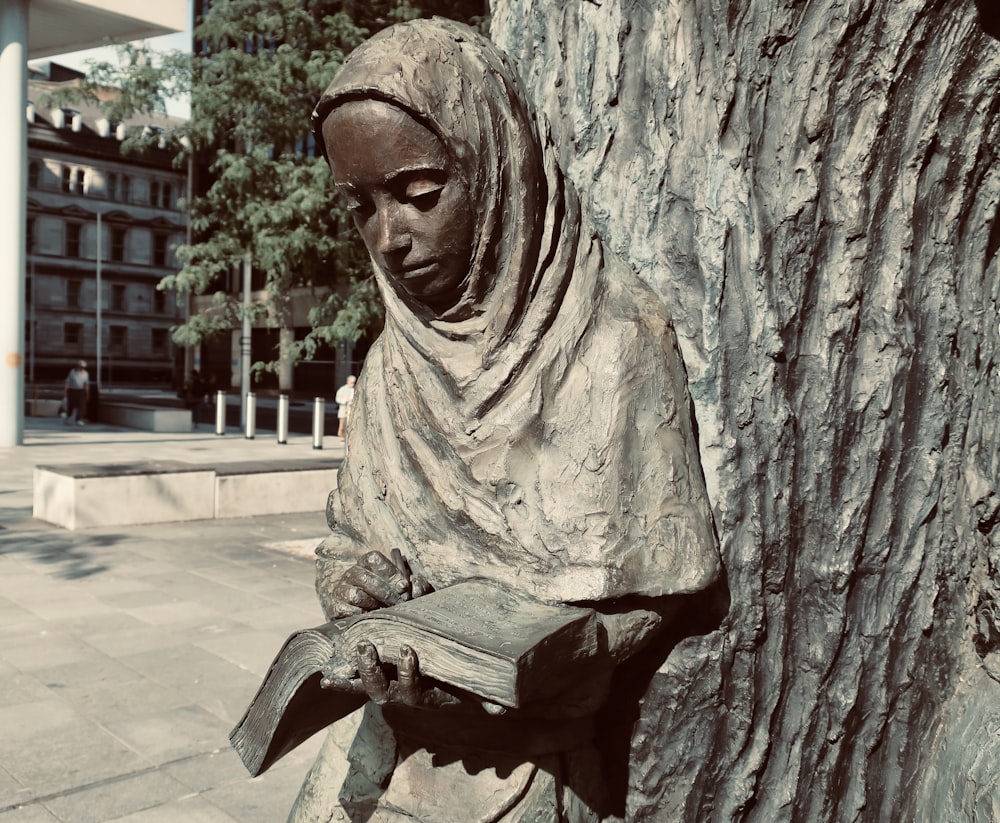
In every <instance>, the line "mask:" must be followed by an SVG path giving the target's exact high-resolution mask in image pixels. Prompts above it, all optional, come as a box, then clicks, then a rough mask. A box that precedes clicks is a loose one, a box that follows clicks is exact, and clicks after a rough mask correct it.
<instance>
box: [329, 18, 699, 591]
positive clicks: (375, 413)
mask: <svg viewBox="0 0 1000 823" xmlns="http://www.w3.org/2000/svg"><path fill="white" fill-rule="evenodd" d="M358 99H376V100H381V101H384V102H387V103H390V104H392V105H394V106H397V107H399V108H400V109H402V110H403V111H405V112H406V113H408V114H410V115H411V116H412V117H413V118H414V119H416V120H418V121H419V122H421V123H422V124H424V125H425V126H427V127H428V128H429V129H430V130H431V131H432V132H434V134H435V135H436V136H437V137H438V139H440V140H441V142H442V144H443V145H444V147H445V148H446V150H447V151H448V153H449V154H450V156H451V157H452V158H453V160H454V161H455V162H456V163H457V164H459V166H460V168H461V169H462V170H463V173H464V175H465V179H466V181H468V184H469V190H470V193H471V198H472V201H473V204H474V208H476V214H477V218H478V219H477V229H476V232H475V238H474V241H473V242H474V246H473V252H472V259H471V263H470V268H469V273H468V275H467V276H466V278H465V280H464V281H463V283H462V285H461V287H460V289H459V290H457V291H456V295H455V300H454V301H453V303H452V304H451V305H450V306H449V307H448V308H447V309H445V310H443V311H440V312H439V313H437V314H436V315H435V314H433V313H431V312H430V310H429V309H428V308H427V307H426V306H424V305H422V304H420V303H419V301H416V300H414V299H413V298H412V297H410V296H408V295H407V294H406V293H405V292H403V291H402V290H401V289H397V288H396V286H395V284H394V283H393V281H392V280H391V278H389V277H387V276H386V274H385V273H384V272H383V271H381V270H380V269H379V268H378V266H377V265H376V266H375V275H376V278H377V281H378V283H379V288H380V291H381V294H382V297H383V299H384V300H385V305H386V322H385V331H384V333H383V335H382V336H381V337H380V338H379V340H378V341H376V343H375V344H374V346H373V347H372V349H371V351H370V352H369V355H368V358H367V360H366V363H365V368H364V371H363V373H362V375H361V378H360V379H359V381H358V385H357V392H358V395H357V397H356V400H355V404H354V407H353V411H352V426H351V429H350V431H349V433H348V445H349V455H350V457H349V458H348V460H347V461H346V463H345V465H344V466H343V468H342V469H341V472H340V476H339V483H338V488H337V489H336V490H335V491H334V492H333V493H332V494H331V497H330V505H329V506H328V520H329V521H330V526H331V528H332V530H333V534H332V535H331V537H330V538H328V539H327V541H325V542H324V544H323V546H321V548H320V550H319V555H320V563H319V565H320V575H319V579H318V583H317V585H318V588H319V590H320V596H321V599H322V597H323V590H324V587H325V586H326V585H327V583H328V581H327V580H326V568H327V561H328V560H329V559H331V558H333V557H336V556H342V555H344V554H347V555H350V554H351V553H355V552H357V551H365V550H370V549H378V550H382V551H384V552H386V553H388V551H389V550H390V549H392V548H400V549H401V550H402V551H403V553H404V554H406V555H408V556H409V557H410V558H412V559H413V561H414V563H415V565H416V566H417V567H418V568H419V569H421V570H422V571H423V572H424V573H425V574H426V576H427V577H428V579H429V580H430V581H431V582H432V583H433V584H434V585H436V586H441V585H447V584H449V583H452V582H455V581H457V580H460V579H464V578H469V577H475V576H480V577H487V578H492V579H495V580H497V581H499V582H503V583H507V584H511V585H514V586H517V587H519V588H522V589H524V590H526V591H528V592H529V593H531V594H533V595H535V596H537V597H540V598H542V599H548V600H555V601H583V600H598V599H606V598H614V597H620V596H625V595H629V594H646V595H662V594H669V593H675V592H687V591H694V590H697V589H700V588H703V587H704V586H706V585H708V584H709V583H710V582H712V580H714V578H715V576H716V575H717V573H718V567H719V564H718V549H717V544H716V539H715V534H714V531H713V528H712V523H711V514H710V510H709V507H708V501H707V493H706V491H705V486H704V479H703V477H702V474H701V468H700V464H699V460H698V453H697V446H696V443H695V440H694V435H693V427H692V421H691V419H690V402H689V400H688V397H687V389H686V378H685V375H684V371H683V365H682V363H681V361H680V355H679V353H678V350H677V345H676V340H675V337H674V332H673V329H672V327H671V325H670V323H669V320H668V319H667V318H666V316H665V315H664V313H663V310H662V308H661V304H660V302H659V300H658V299H657V298H656V297H655V295H653V294H652V293H651V292H650V291H649V290H648V289H647V288H646V287H644V286H642V285H641V284H640V283H639V281H638V280H637V279H636V278H635V277H634V276H633V275H632V273H631V272H630V271H629V270H628V269H627V268H626V267H625V266H624V265H623V264H621V263H620V262H619V261H617V260H606V259H605V257H604V252H603V249H602V247H601V244H600V241H599V239H598V238H597V236H596V233H595V232H594V231H593V229H592V228H591V226H590V225H589V223H588V221H587V220H586V219H585V218H584V217H583V216H582V215H581V211H580V207H579V200H578V198H577V196H576V194H575V191H574V190H573V188H572V186H571V185H569V183H568V182H567V181H566V180H565V179H564V178H563V176H562V175H561V173H560V170H559V168H558V165H557V164H556V161H555V151H554V149H553V147H552V145H551V140H550V138H549V135H548V130H547V129H546V128H545V127H544V125H540V124H539V121H538V120H536V118H535V116H534V114H533V112H532V110H531V108H530V106H529V105H528V103H527V95H526V94H525V91H524V89H523V87H522V85H521V83H520V81H519V79H518V77H517V73H516V71H515V69H514V67H513V65H512V64H511V63H510V61H509V59H508V58H507V57H506V56H505V55H503V54H502V52H500V50H499V49H497V48H496V47H495V46H494V45H493V44H492V43H490V41H488V40H487V39H485V38H484V37H481V36H480V35H478V34H476V33H475V32H473V31H472V30H471V29H469V28H468V27H466V26H464V25H462V24H459V23H455V22H453V21H449V20H444V19H440V18H435V19H433V20H415V21H411V22H409V23H404V24H400V25H397V26H393V27H391V28H389V29H386V30H384V31H382V32H380V33H379V34H378V35H376V36H375V37H373V38H372V39H371V40H369V41H367V42H366V43H365V44H364V45H362V46H360V47H359V48H358V49H356V50H355V51H354V52H353V53H352V54H351V55H350V56H349V57H348V59H347V60H346V61H345V62H344V65H343V66H342V67H341V69H340V71H339V72H338V74H337V76H336V77H335V78H334V80H333V82H332V83H331V85H330V87H329V88H328V89H327V90H326V92H325V93H324V94H323V96H322V98H321V100H320V102H319V104H318V105H317V107H316V110H315V112H314V114H313V128H314V131H315V132H316V133H317V138H318V139H319V141H320V142H321V143H322V124H323V121H324V119H325V118H326V117H327V115H329V113H330V112H331V111H332V110H333V109H334V108H335V107H336V106H338V105H340V104H342V103H345V102H347V101H350V100H358ZM373 150H377V148H375V149H373Z"/></svg>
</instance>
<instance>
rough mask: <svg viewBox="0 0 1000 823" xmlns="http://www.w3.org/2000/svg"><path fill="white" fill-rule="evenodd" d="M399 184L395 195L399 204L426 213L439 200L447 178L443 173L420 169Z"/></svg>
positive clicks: (405, 177)
mask: <svg viewBox="0 0 1000 823" xmlns="http://www.w3.org/2000/svg"><path fill="white" fill-rule="evenodd" d="M399 182H400V183H401V184H402V185H401V186H400V191H399V193H398V195H397V196H398V198H399V200H400V202H402V203H409V204H411V205H413V206H416V207H417V208H418V209H420V210H421V211H426V210H427V209H430V208H433V207H434V205H435V204H436V203H437V201H438V200H439V199H440V198H441V192H442V191H443V189H444V187H445V183H446V182H447V178H446V177H445V174H444V172H443V171H439V170H437V169H421V170H419V171H417V172H415V173H413V174H409V175H405V176H403V177H402V179H401V180H400V181H399Z"/></svg>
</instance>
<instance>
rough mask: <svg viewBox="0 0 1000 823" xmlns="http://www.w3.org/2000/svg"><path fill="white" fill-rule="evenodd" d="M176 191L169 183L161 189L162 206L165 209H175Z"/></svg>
mask: <svg viewBox="0 0 1000 823" xmlns="http://www.w3.org/2000/svg"><path fill="white" fill-rule="evenodd" d="M173 199H174V189H173V186H171V185H170V184H169V183H164V184H163V188H162V189H160V205H161V206H162V207H163V208H165V209H170V208H173Z"/></svg>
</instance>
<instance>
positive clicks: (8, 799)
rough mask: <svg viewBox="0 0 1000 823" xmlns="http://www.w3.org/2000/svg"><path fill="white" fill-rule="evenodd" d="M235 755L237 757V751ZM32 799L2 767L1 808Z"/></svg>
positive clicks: (18, 781)
mask: <svg viewBox="0 0 1000 823" xmlns="http://www.w3.org/2000/svg"><path fill="white" fill-rule="evenodd" d="M233 756H234V757H236V753H235V752H234V753H233ZM236 760H237V762H238V761H239V758H238V757H237V758H236ZM241 767H242V764H241ZM31 799H32V795H31V790H30V789H29V788H28V787H27V786H25V785H24V784H23V783H21V781H20V780H17V779H16V778H15V777H14V775H12V774H11V773H10V772H8V771H7V770H6V769H3V768H0V809H6V808H10V807H12V806H17V805H19V804H22V803H27V802H29V801H30V800H31ZM0 819H2V817H0Z"/></svg>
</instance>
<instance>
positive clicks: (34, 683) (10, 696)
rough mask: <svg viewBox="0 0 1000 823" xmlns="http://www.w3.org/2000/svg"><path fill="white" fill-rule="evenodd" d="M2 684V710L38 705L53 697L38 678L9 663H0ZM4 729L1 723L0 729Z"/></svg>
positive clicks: (0, 703) (0, 681) (0, 690)
mask: <svg viewBox="0 0 1000 823" xmlns="http://www.w3.org/2000/svg"><path fill="white" fill-rule="evenodd" d="M0 683H2V684H3V687H2V688H0V709H2V707H5V706H16V705H17V704H19V703H36V702H38V701H39V700H47V699H48V698H50V697H51V696H52V695H51V693H50V692H49V690H48V689H46V688H45V685H44V684H43V683H42V682H41V681H40V680H38V678H36V677H34V676H33V675H30V674H25V673H24V672H21V671H19V670H17V669H15V668H14V667H13V666H11V665H10V664H9V663H0ZM3 728H4V727H3V725H2V722H0V729H3Z"/></svg>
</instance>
